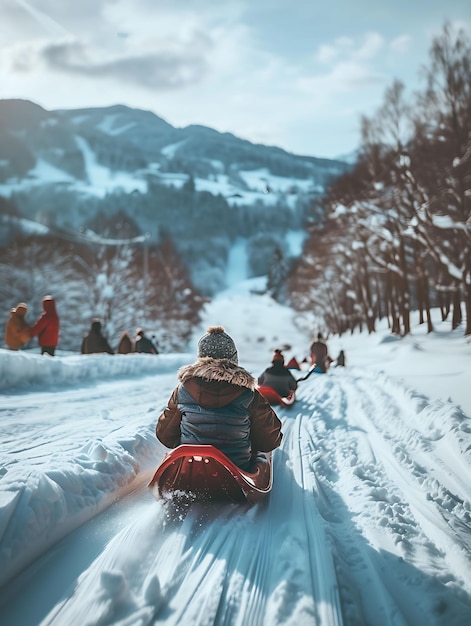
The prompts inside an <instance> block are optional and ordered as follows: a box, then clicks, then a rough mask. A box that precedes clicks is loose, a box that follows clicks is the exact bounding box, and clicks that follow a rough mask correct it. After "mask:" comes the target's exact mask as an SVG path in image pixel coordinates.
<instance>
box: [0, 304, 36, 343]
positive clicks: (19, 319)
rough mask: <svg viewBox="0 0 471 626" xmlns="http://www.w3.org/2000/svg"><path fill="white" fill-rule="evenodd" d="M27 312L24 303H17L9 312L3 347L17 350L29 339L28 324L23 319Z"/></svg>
mask: <svg viewBox="0 0 471 626" xmlns="http://www.w3.org/2000/svg"><path fill="white" fill-rule="evenodd" d="M27 312H28V306H27V305H26V304H25V303H24V302H19V303H18V304H17V305H16V307H15V308H14V309H11V311H10V317H9V318H8V321H7V323H6V326H5V345H6V346H7V347H8V348H9V349H10V350H19V349H20V348H21V346H22V345H23V344H24V343H26V342H27V341H29V339H30V337H31V333H30V330H29V324H28V322H27V321H26V319H25V316H26V313H27Z"/></svg>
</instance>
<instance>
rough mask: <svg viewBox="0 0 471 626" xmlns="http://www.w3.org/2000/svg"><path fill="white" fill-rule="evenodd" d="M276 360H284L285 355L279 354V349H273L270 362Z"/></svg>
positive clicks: (282, 361)
mask: <svg viewBox="0 0 471 626" xmlns="http://www.w3.org/2000/svg"><path fill="white" fill-rule="evenodd" d="M277 361H280V362H281V363H283V364H284V362H285V357H284V356H283V355H282V354H281V350H275V353H274V354H273V358H272V360H271V362H272V363H276V362H277Z"/></svg>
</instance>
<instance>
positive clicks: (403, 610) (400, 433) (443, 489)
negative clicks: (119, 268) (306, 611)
mask: <svg viewBox="0 0 471 626" xmlns="http://www.w3.org/2000/svg"><path fill="white" fill-rule="evenodd" d="M385 390H387V393H385ZM299 399H300V400H302V399H306V400H308V401H310V403H311V404H312V406H316V407H317V411H314V413H313V419H312V422H313V423H312V424H311V425H310V426H311V428H312V429H313V431H315V435H314V438H315V439H316V441H315V444H316V446H317V447H318V449H319V452H320V454H319V460H318V462H317V463H316V476H317V480H318V482H319V484H320V485H322V488H323V491H324V497H323V498H320V501H319V510H320V511H321V512H324V514H326V513H327V514H328V509H327V511H326V500H327V501H328V500H329V499H330V500H331V504H332V506H333V507H334V510H335V513H336V516H337V520H336V519H335V518H331V521H332V524H331V526H330V530H331V532H332V533H333V537H334V539H333V541H334V543H335V545H336V550H337V555H336V556H337V567H338V577H339V586H340V590H341V591H340V595H341V599H342V606H343V611H344V615H345V616H346V620H347V621H348V622H349V623H358V624H362V623H365V622H364V621H363V620H365V621H366V622H368V623H372V624H381V625H382V624H402V623H407V624H413V625H415V624H418V623H426V622H427V621H431V622H432V623H437V621H436V620H437V615H438V614H440V619H441V620H442V621H440V622H439V623H447V624H450V623H455V624H457V625H458V624H459V625H460V626H461V624H464V623H469V621H468V620H469V615H470V614H471V598H470V596H469V595H468V596H466V594H464V593H463V592H461V593H460V591H459V590H455V589H454V585H453V582H454V581H455V580H456V578H455V577H458V578H461V579H462V583H463V584H464V585H465V587H467V590H469V588H470V580H471V578H470V574H471V568H470V542H469V537H470V515H469V489H470V485H469V480H468V481H467V480H466V476H469V466H467V464H466V461H465V459H464V457H463V455H462V454H461V456H460V455H459V454H457V461H456V465H455V467H454V475H453V476H450V475H449V472H450V470H449V469H448V471H447V472H445V471H444V470H443V466H444V463H443V461H442V460H441V459H440V456H439V453H440V450H442V447H447V446H448V445H452V446H453V447H456V448H458V445H457V442H456V441H454V440H453V438H452V440H451V443H449V444H447V445H446V446H445V444H443V446H442V442H441V441H440V440H438V444H439V445H436V444H437V441H435V440H436V439H438V437H439V433H437V432H434V430H433V428H432V429H431V433H432V441H431V440H430V439H429V438H427V434H428V435H430V432H428V433H427V424H426V423H423V422H424V416H423V415H422V414H421V412H423V411H424V407H425V403H424V399H423V398H417V397H413V396H412V394H411V393H410V392H408V391H407V390H406V389H405V388H404V387H402V386H400V385H398V384H396V383H393V382H392V381H389V380H388V379H386V378H383V379H382V380H381V381H380V382H379V383H378V382H376V381H375V379H374V376H373V375H371V378H369V376H368V375H365V374H364V372H362V373H361V375H355V374H354V372H353V371H349V372H348V373H347V372H343V371H342V372H339V374H338V375H337V372H334V373H333V374H332V375H330V376H322V377H320V376H319V377H317V378H316V379H315V380H314V381H313V382H312V383H311V385H310V386H309V387H306V388H301V390H300V394H299ZM350 406H351V407H358V406H362V407H363V408H364V409H362V411H361V415H360V414H358V411H355V413H356V414H355V413H352V412H351V411H350V410H349V407H350ZM427 410H428V411H430V412H432V413H433V412H434V407H430V406H429V407H427ZM435 411H438V413H440V405H439V403H438V404H437V407H436V409H435ZM450 411H451V409H450V407H448V423H449V422H450V419H451V420H452V421H453V420H454V418H453V416H451V418H450V415H449V414H450ZM440 417H441V418H443V415H440ZM459 417H460V416H457V420H458V418H459ZM431 421H432V422H433V419H432V420H431ZM458 421H459V420H458ZM458 421H457V423H456V424H454V426H453V428H451V431H452V434H453V432H454V431H457V430H458V431H459V428H458V427H457V424H458ZM461 422H462V420H461ZM375 424H377V426H376V425H375ZM415 426H420V427H421V429H422V430H423V433H422V432H419V430H417V429H416V428H415ZM440 480H442V481H443V483H444V484H441V482H440ZM432 487H433V489H432ZM322 488H321V490H320V491H321V492H322ZM429 492H431V493H437V498H434V499H433V500H430V499H429V498H430V497H429V496H428V493H429ZM453 494H454V495H453ZM342 508H343V509H346V510H345V511H344V515H343V516H341V515H340V513H341V511H342ZM339 516H340V517H339ZM326 517H327V515H326ZM342 517H343V523H339V521H340V522H341V521H342ZM348 518H351V521H352V522H353V525H352V524H348V523H347V519H348ZM447 524H449V525H450V526H451V528H453V529H454V530H455V529H458V530H459V531H461V532H454V533H450V530H449V528H447ZM363 534H364V535H365V536H364V537H363V536H362V535H363ZM451 537H453V538H451ZM349 546H350V547H349ZM398 560H399V563H398ZM391 561H392V562H393V563H394V565H393V566H392V563H391V567H388V563H389V562H391ZM415 564H417V568H415ZM420 570H423V571H424V572H425V573H423V572H421V571H420ZM400 571H402V572H403V573H404V575H405V576H406V577H405V579H404V580H400V579H399V577H398V575H397V572H400ZM352 578H355V579H356V581H355V582H354V583H352V582H351V581H352ZM355 587H356V589H355ZM365 589H368V591H369V597H365V593H364V590H365ZM414 589H415V591H416V592H419V591H420V592H421V595H418V596H417V594H416V596H413V599H412V598H411V593H412V591H413V590H414ZM427 589H428V591H427V592H426V590H427ZM358 594H360V596H361V600H360V601H358V597H357V598H356V597H355V596H358ZM465 615H467V619H466V618H465V617H464V616H465ZM380 616H381V617H380ZM425 616H427V617H425Z"/></svg>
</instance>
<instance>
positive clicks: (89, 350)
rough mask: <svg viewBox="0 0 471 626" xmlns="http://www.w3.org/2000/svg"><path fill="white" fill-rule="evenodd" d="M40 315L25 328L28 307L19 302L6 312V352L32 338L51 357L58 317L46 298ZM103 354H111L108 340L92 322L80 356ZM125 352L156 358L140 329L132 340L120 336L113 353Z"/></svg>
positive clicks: (53, 304)
mask: <svg viewBox="0 0 471 626" xmlns="http://www.w3.org/2000/svg"><path fill="white" fill-rule="evenodd" d="M42 307H43V312H42V313H41V315H40V316H39V318H38V319H37V320H36V322H35V323H34V324H28V322H27V321H26V314H27V312H28V305H27V304H26V303H25V302H19V303H18V304H17V305H16V307H14V308H13V309H11V310H10V316H9V318H8V320H7V323H6V326H5V339H4V341H5V345H6V346H7V348H9V349H10V350H19V349H20V348H21V347H22V346H23V345H25V344H26V343H28V341H29V340H30V339H31V338H32V337H37V338H38V344H39V347H40V348H41V354H49V355H50V356H54V355H55V351H56V348H57V344H58V343H59V328H60V322H59V316H58V314H57V310H56V302H55V300H54V298H53V297H52V296H50V295H47V296H44V298H43V299H42ZM102 352H107V353H108V354H114V353H115V352H114V350H113V349H112V348H111V346H110V344H109V343H108V340H107V339H106V337H105V336H104V335H103V333H102V322H101V320H100V319H98V318H94V319H93V320H92V323H91V327H90V330H89V332H88V333H87V334H86V335H85V336H84V338H83V341H82V346H81V353H82V354H93V353H102ZM129 352H142V353H148V354H158V353H159V351H158V350H157V347H156V345H155V344H154V343H153V342H152V341H151V339H149V338H148V337H146V335H145V332H144V330H143V329H142V328H138V329H137V330H136V336H135V338H134V340H133V339H131V337H130V336H129V334H128V333H127V332H124V333H123V334H122V335H121V339H120V342H119V344H118V348H117V353H119V354H127V353H129Z"/></svg>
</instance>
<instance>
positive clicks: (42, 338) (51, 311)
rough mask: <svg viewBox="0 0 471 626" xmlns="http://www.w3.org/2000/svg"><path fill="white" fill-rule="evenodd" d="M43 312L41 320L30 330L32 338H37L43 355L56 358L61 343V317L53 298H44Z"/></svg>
mask: <svg viewBox="0 0 471 626" xmlns="http://www.w3.org/2000/svg"><path fill="white" fill-rule="evenodd" d="M42 305H43V312H42V314H41V315H40V317H39V319H38V320H37V321H36V323H35V324H33V326H31V328H30V334H31V337H37V338H38V343H39V346H40V347H41V354H50V355H51V356H54V354H55V351H56V348H57V344H58V343H59V326H60V323H59V316H58V315H57V311H56V301H55V300H54V298H53V297H52V296H44V298H43V300H42Z"/></svg>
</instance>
